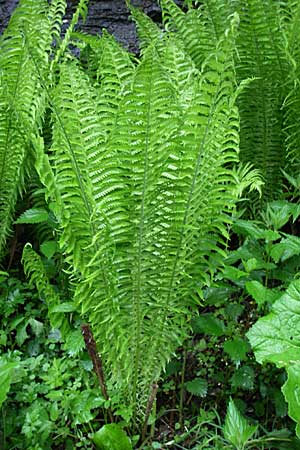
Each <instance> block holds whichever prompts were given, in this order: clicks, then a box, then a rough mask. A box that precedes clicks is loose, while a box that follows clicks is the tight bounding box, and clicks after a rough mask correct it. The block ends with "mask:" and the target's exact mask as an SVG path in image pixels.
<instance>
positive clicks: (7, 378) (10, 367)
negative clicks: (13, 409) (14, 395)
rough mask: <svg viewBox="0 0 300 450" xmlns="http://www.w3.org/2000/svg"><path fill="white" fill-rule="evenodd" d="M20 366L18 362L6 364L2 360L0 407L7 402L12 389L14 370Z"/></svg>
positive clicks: (0, 370)
mask: <svg viewBox="0 0 300 450" xmlns="http://www.w3.org/2000/svg"><path fill="white" fill-rule="evenodd" d="M17 366H18V364H17V363H16V362H6V361H4V360H2V361H1V360H0V380H1V383H0V406H1V405H2V403H3V402H4V401H5V400H6V397H7V394H8V392H9V389H10V384H11V380H12V374H13V371H14V369H15V368H16V367H17Z"/></svg>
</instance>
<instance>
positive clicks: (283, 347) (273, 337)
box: [247, 280, 300, 367]
mask: <svg viewBox="0 0 300 450" xmlns="http://www.w3.org/2000/svg"><path fill="white" fill-rule="evenodd" d="M247 337H248V338H249V340H250V344H251V346H252V348H253V350H254V353H255V357H256V359H257V361H258V362H260V363H263V362H273V363H274V364H276V365H277V366H278V367H284V366H290V364H294V363H297V362H298V361H300V280H295V281H294V282H292V283H291V284H290V286H289V287H288V289H287V291H286V292H285V293H284V294H283V295H282V296H281V297H280V298H279V299H278V300H277V301H276V302H275V303H274V305H273V308H272V312H271V313H270V314H268V315H267V316H265V317H262V318H261V319H259V320H258V321H257V322H256V323H255V324H254V325H253V327H252V328H251V329H250V331H248V333H247Z"/></svg>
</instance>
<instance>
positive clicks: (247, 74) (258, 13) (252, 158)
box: [236, 0, 290, 201]
mask: <svg viewBox="0 0 300 450" xmlns="http://www.w3.org/2000/svg"><path fill="white" fill-rule="evenodd" d="M236 5H237V9H238V12H239V14H240V26H239V36H238V41H237V58H236V71H237V77H238V80H239V81H241V80H243V79H246V78H252V79H253V78H254V80H253V81H252V82H251V83H250V84H249V85H248V86H247V87H246V88H245V89H244V90H243V92H242V93H241V95H240V97H239V100H238V106H239V110H240V116H241V144H240V149H241V150H240V158H241V161H243V162H250V163H252V164H253V165H254V167H255V168H257V169H258V170H259V171H260V172H261V174H262V176H263V179H264V182H265V185H264V189H263V201H266V200H267V199H268V198H272V197H273V196H274V195H276V193H277V192H278V191H279V189H280V183H281V179H282V176H281V169H282V168H284V167H285V165H286V160H287V154H286V150H285V146H284V139H283V133H282V124H283V112H282V103H283V100H284V97H285V95H286V91H285V84H284V82H283V81H284V80H287V77H288V73H289V70H290V65H289V60H288V58H287V57H286V52H285V33H284V29H283V25H282V22H281V20H280V7H279V3H274V2H272V1H270V0H268V1H264V2H261V1H258V0H248V1H247V2H244V1H240V2H236Z"/></svg>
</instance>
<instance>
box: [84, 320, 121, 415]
mask: <svg viewBox="0 0 300 450" xmlns="http://www.w3.org/2000/svg"><path fill="white" fill-rule="evenodd" d="M81 332H82V336H83V339H84V342H85V346H86V349H87V351H88V354H89V355H90V358H91V360H92V362H93V367H94V371H95V373H96V375H97V378H98V381H99V384H100V388H101V392H102V395H103V397H104V398H105V400H109V396H108V393H107V389H106V384H105V377H104V372H103V366H102V361H101V358H100V356H99V353H98V352H97V346H96V341H95V338H94V336H93V333H92V330H91V327H90V326H89V324H88V323H84V324H82V325H81ZM108 415H109V418H110V420H111V422H114V417H113V414H112V411H111V409H110V408H108Z"/></svg>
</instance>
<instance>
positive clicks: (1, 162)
mask: <svg viewBox="0 0 300 450" xmlns="http://www.w3.org/2000/svg"><path fill="white" fill-rule="evenodd" d="M47 11H48V4H47V2H46V1H44V0H38V1H35V0H23V1H21V2H20V5H19V7H18V8H17V9H16V10H15V12H14V14H13V16H12V18H11V20H10V23H9V25H8V28H7V30H6V31H5V33H4V34H3V36H2V37H1V40H0V135H1V139H0V179H1V185H0V225H1V227H0V253H1V249H2V246H3V244H4V242H5V238H6V236H7V234H8V232H9V229H10V223H11V219H12V214H13V211H14V205H15V202H16V198H17V193H18V191H19V192H22V190H23V186H24V175H25V171H26V165H27V156H28V147H29V140H30V139H29V136H30V134H31V133H34V130H36V129H38V128H39V127H40V126H41V117H42V115H43V111H44V96H43V89H42V87H41V84H40V81H39V77H38V74H37V72H36V69H35V65H34V63H33V61H32V58H31V54H30V52H29V49H28V43H29V45H30V46H31V47H32V48H34V51H35V56H36V59H37V61H38V64H39V66H40V70H41V71H42V70H43V68H45V66H46V64H47V59H48V52H49V45H50V43H51V36H50V23H49V21H48V19H47Z"/></svg>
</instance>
